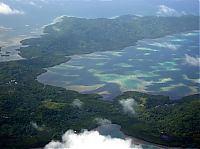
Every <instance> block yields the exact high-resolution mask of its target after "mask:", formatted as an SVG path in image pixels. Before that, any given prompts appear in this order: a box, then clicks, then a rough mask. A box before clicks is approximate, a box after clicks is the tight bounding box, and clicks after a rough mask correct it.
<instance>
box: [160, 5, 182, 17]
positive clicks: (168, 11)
mask: <svg viewBox="0 0 200 149" xmlns="http://www.w3.org/2000/svg"><path fill="white" fill-rule="evenodd" d="M181 15H186V13H185V12H184V11H182V12H178V11H176V10H175V9H173V8H170V7H168V6H166V5H159V6H158V11H157V16H166V17H167V16H181Z"/></svg>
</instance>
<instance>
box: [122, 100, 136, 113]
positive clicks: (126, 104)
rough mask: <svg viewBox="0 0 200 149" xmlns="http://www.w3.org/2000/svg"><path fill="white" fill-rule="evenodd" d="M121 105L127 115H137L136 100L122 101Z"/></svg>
mask: <svg viewBox="0 0 200 149" xmlns="http://www.w3.org/2000/svg"><path fill="white" fill-rule="evenodd" d="M119 103H120V104H121V105H122V107H123V110H124V112H125V113H127V114H135V109H134V108H135V106H136V105H137V103H136V101H135V99H133V98H128V99H123V100H120V101H119Z"/></svg>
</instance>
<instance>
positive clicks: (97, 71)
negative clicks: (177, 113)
mask: <svg viewBox="0 0 200 149" xmlns="http://www.w3.org/2000/svg"><path fill="white" fill-rule="evenodd" d="M199 34H200V32H199V31H191V32H187V33H181V34H176V35H171V36H166V37H163V38H159V39H152V40H150V39H148V40H141V41H139V42H138V43H137V45H136V46H132V47H127V48H125V49H123V50H120V49H119V51H106V52H95V53H91V54H85V55H75V56H72V57H71V58H72V59H71V60H70V61H68V62H66V63H63V64H60V65H57V66H54V67H51V68H47V72H46V73H43V74H41V75H40V76H38V77H37V80H38V81H39V82H41V83H44V84H49V85H54V86H59V87H64V88H66V89H68V90H76V91H78V92H81V93H97V94H100V95H102V96H103V97H104V98H108V99H111V98H113V97H115V96H117V95H119V94H121V93H122V92H125V91H141V92H147V93H152V94H161V95H167V96H170V97H171V98H172V99H177V98H180V97H182V96H186V95H190V94H195V93H199V91H200V88H199V84H200V78H199V75H200V73H199V68H200V67H199Z"/></svg>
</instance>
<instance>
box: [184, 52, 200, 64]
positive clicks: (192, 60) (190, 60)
mask: <svg viewBox="0 0 200 149" xmlns="http://www.w3.org/2000/svg"><path fill="white" fill-rule="evenodd" d="M185 62H186V63H187V64H189V65H191V66H200V58H199V57H192V56H190V55H188V54H185Z"/></svg>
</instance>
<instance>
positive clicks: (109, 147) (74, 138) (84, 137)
mask: <svg viewBox="0 0 200 149" xmlns="http://www.w3.org/2000/svg"><path fill="white" fill-rule="evenodd" d="M44 149H142V147H141V146H140V145H134V144H132V143H131V139H128V138H127V139H125V140H123V139H118V138H111V137H110V136H102V135H100V134H99V132H98V131H87V130H85V131H84V132H82V133H79V134H76V133H75V132H74V131H73V130H68V131H67V132H66V133H65V134H64V135H63V136H62V141H61V142H60V141H51V142H50V143H49V144H47V145H46V146H45V147H44Z"/></svg>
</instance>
